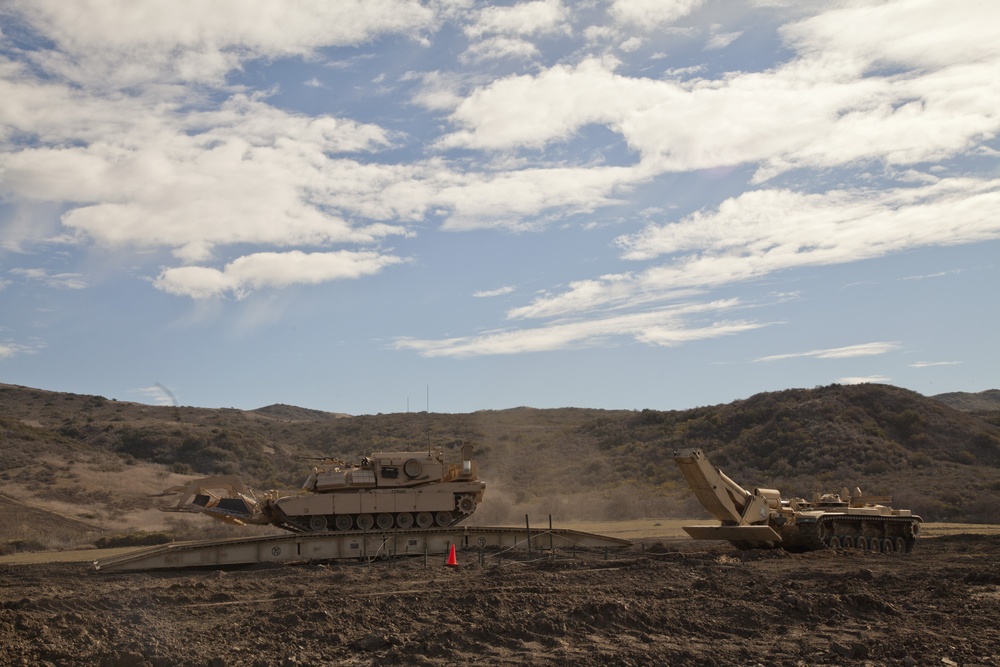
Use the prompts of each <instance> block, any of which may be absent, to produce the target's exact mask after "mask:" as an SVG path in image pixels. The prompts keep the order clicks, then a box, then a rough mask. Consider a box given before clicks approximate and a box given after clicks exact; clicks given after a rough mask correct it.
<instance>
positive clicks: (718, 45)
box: [705, 32, 743, 51]
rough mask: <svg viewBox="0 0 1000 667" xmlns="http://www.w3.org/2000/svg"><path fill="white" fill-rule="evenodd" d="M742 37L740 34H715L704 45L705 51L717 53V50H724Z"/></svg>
mask: <svg viewBox="0 0 1000 667" xmlns="http://www.w3.org/2000/svg"><path fill="white" fill-rule="evenodd" d="M742 35H743V33H742V32H720V33H716V34H714V35H712V36H711V38H709V40H708V43H707V44H706V45H705V50H706V51H718V50H719V49H724V48H726V47H727V46H729V45H730V44H732V43H733V42H735V41H736V40H737V39H739V38H740V37H741V36H742Z"/></svg>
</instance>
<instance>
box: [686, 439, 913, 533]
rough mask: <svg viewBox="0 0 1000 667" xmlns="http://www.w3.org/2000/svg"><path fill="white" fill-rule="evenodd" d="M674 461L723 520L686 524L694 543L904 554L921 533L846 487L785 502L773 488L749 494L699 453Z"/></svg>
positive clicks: (906, 516) (907, 519)
mask: <svg viewBox="0 0 1000 667" xmlns="http://www.w3.org/2000/svg"><path fill="white" fill-rule="evenodd" d="M674 462H675V463H676V464H677V466H678V467H679V468H680V470H681V473H682V474H683V475H684V479H686V480H687V482H688V484H689V485H690V486H691V490H692V491H694V494H695V496H697V497H698V500H699V501H700V502H701V504H702V505H703V506H704V507H705V509H707V510H708V511H709V512H710V513H711V514H712V515H713V516H714V517H715V518H717V519H718V520H719V521H720V522H721V525H719V526H685V527H684V530H685V531H686V532H687V534H688V535H690V536H691V537H693V538H694V539H696V540H727V541H729V542H730V543H731V544H732V545H733V546H735V547H737V548H738V549H749V548H770V547H782V548H784V549H786V550H789V551H810V550H814V549H823V548H840V547H843V548H847V549H852V548H857V549H867V550H870V551H876V552H878V551H881V552H885V553H893V552H900V553H906V552H909V551H910V550H911V549H913V545H914V543H915V542H916V539H917V535H918V534H919V532H920V523H921V521H922V519H921V518H920V517H919V516H916V515H915V514H913V513H912V512H910V510H896V509H892V508H891V507H889V506H888V503H889V502H891V498H889V497H884V496H881V497H880V496H865V495H862V493H861V490H860V489H855V490H854V493H851V492H849V491H848V490H847V489H844V490H843V491H841V492H840V493H839V494H824V495H821V496H817V497H815V498H813V500H812V501H807V500H804V499H802V498H792V499H790V500H784V499H782V498H781V494H780V492H778V491H777V490H776V489H754V490H753V493H751V492H749V491H747V490H746V489H744V488H742V487H741V486H740V485H738V484H737V483H736V482H734V481H733V480H731V479H729V477H727V476H726V475H725V474H724V473H723V472H722V471H721V470H719V469H718V468H715V467H713V466H712V464H710V463H709V462H708V459H707V458H705V454H704V453H703V452H702V451H701V450H700V449H685V450H681V451H679V452H674ZM881 503H886V504H885V505H883V504H881Z"/></svg>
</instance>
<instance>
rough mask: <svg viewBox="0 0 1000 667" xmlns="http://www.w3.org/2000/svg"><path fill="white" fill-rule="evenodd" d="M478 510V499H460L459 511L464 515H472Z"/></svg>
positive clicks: (467, 497) (470, 497) (464, 497)
mask: <svg viewBox="0 0 1000 667" xmlns="http://www.w3.org/2000/svg"><path fill="white" fill-rule="evenodd" d="M475 509H476V499H475V498H473V497H472V496H461V497H460V498H459V499H458V511H459V512H461V513H462V514H472V512H473V511H474V510H475Z"/></svg>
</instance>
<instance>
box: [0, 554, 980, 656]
mask: <svg viewBox="0 0 1000 667" xmlns="http://www.w3.org/2000/svg"><path fill="white" fill-rule="evenodd" d="M458 558H459V567H457V568H446V567H444V566H443V564H442V559H440V558H432V559H431V561H430V562H429V563H428V564H427V565H426V566H425V564H424V561H423V558H421V557H418V558H410V559H407V560H401V561H396V562H393V561H384V562H376V563H372V564H370V565H369V564H364V563H358V562H349V563H334V564H320V563H310V564H301V565H296V566H276V567H252V568H243V569H229V570H225V571H218V570H198V571H184V572H174V571H165V572H148V573H130V574H108V573H105V574H100V573H94V572H92V571H90V570H89V569H88V568H87V567H86V566H85V565H82V564H40V565H0V663H2V664H4V665H8V664H13V665H19V664H25V665H109V666H138V665H175V664H179V665H198V666H215V665H388V664H399V665H453V664H484V665H521V664H532V665H758V664H759V665H1000V629H998V627H1000V537H998V536H996V535H949V536H944V537H934V538H924V539H921V540H920V542H919V543H918V545H917V549H916V551H915V552H914V553H912V554H910V555H881V554H869V553H863V552H856V551H850V552H847V551H827V552H815V553H809V554H787V553H784V552H781V551H751V552H742V553H741V552H738V551H735V550H733V549H732V548H730V547H728V546H727V545H721V544H715V543H711V544H709V545H708V546H706V545H705V544H698V543H694V542H691V541H681V540H677V541H673V540H671V541H667V543H665V544H664V543H657V542H647V543H644V544H641V545H637V546H635V547H632V548H629V549H627V550H625V551H622V552H619V553H612V554H611V555H610V557H609V558H608V560H605V555H604V553H603V552H596V553H590V554H577V555H573V554H568V553H560V554H557V555H556V556H555V557H553V558H544V559H538V558H537V557H536V559H534V560H525V559H524V556H523V555H522V556H521V557H520V558H518V557H515V556H514V555H513V554H510V553H508V554H504V555H503V557H502V558H501V557H500V556H499V555H498V554H487V555H486V558H485V564H484V565H480V564H479V553H478V551H474V550H473V551H465V552H459V554H458Z"/></svg>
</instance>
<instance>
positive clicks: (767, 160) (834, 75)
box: [439, 0, 1000, 182]
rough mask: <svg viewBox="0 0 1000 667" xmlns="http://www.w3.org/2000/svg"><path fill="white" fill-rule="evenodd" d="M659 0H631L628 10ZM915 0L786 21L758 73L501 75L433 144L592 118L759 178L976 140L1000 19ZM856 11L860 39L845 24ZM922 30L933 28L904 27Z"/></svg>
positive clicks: (641, 145) (995, 94)
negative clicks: (780, 43)
mask: <svg viewBox="0 0 1000 667" xmlns="http://www.w3.org/2000/svg"><path fill="white" fill-rule="evenodd" d="M661 5H662V6H669V3H659V2H657V3H648V4H647V3H636V4H635V7H636V10H635V11H636V12H637V13H636V15H642V12H640V11H639V9H640V8H643V11H646V10H649V11H652V10H651V9H650V8H652V7H656V6H661ZM914 5H915V3H914V2H910V1H909V0H903V1H900V2H895V3H881V4H880V5H879V6H878V7H877V8H875V9H873V8H866V7H863V6H860V5H859V6H851V7H849V8H845V9H841V10H837V11H831V12H828V13H823V14H821V15H819V16H817V17H814V18H812V19H808V20H805V21H801V22H799V23H796V24H793V25H791V26H788V27H787V28H786V29H785V31H784V34H785V35H786V37H787V39H788V42H789V45H790V46H792V47H793V48H794V49H796V50H797V55H796V57H794V58H793V59H791V60H790V61H788V62H787V63H785V64H781V65H778V66H776V67H774V68H772V69H768V70H766V71H762V72H742V73H727V74H725V75H724V76H722V77H720V78H718V79H692V80H688V81H683V82H680V81H663V80H656V79H643V78H636V77H629V76H623V75H621V74H618V73H616V72H615V69H616V65H617V63H615V62H613V61H602V60H600V59H598V58H596V57H590V58H584V59H583V60H581V61H580V62H579V63H578V64H575V65H568V64H557V65H553V66H551V67H549V68H547V69H544V70H542V71H540V72H538V73H536V74H521V75H513V76H509V77H506V78H502V79H498V80H496V81H492V82H490V83H489V84H487V85H483V86H481V87H479V88H477V89H476V90H474V91H473V92H472V94H470V95H469V96H468V97H467V98H466V99H464V100H463V101H462V103H461V104H459V105H458V106H457V107H456V108H455V111H454V112H453V114H452V116H451V121H452V123H453V124H454V125H455V130H454V131H453V132H452V133H451V134H449V135H447V136H446V137H444V138H443V139H442V140H441V141H440V142H439V145H440V146H442V147H445V148H447V147H464V148H471V149H483V150H511V149H539V148H543V147H546V146H548V145H549V144H552V143H554V142H563V141H566V140H567V139H569V138H571V137H573V136H575V135H576V133H577V132H578V131H579V130H580V129H581V128H583V127H585V126H587V125H592V124H596V125H603V126H606V127H608V128H610V129H612V130H613V131H615V132H618V133H620V134H621V135H622V136H623V137H624V139H625V140H626V141H627V142H628V144H629V146H630V147H631V148H632V149H634V150H635V151H637V152H638V153H639V154H640V155H641V158H642V160H643V163H644V165H645V166H646V167H647V168H648V169H649V170H651V171H655V172H664V171H688V170H696V169H709V168H714V167H725V166H732V165H738V164H752V163H759V164H760V167H759V169H758V172H757V181H758V182H763V181H765V180H767V179H770V178H773V177H775V176H776V175H778V174H780V173H783V172H786V171H788V170H790V169H794V168H801V167H816V168H828V167H834V166H840V165H849V164H854V163H857V162H861V161H880V162H884V163H886V164H889V165H914V164H919V163H921V162H926V161H933V160H942V159H945V158H947V157H950V156H954V155H957V154H960V153H961V152H964V151H969V150H974V149H975V148H976V144H977V143H979V142H981V141H983V140H984V139H988V138H989V137H991V136H994V135H995V134H996V133H997V132H1000V113H998V112H997V111H996V109H998V108H1000V84H998V83H997V78H996V76H995V72H996V71H997V70H998V69H1000V20H987V18H986V17H984V16H983V14H982V11H983V5H982V4H981V3H975V2H959V3H956V4H954V5H953V4H950V3H933V2H922V3H920V6H919V7H915V6H914ZM917 10H919V11H917ZM991 11H995V10H991ZM992 18H998V19H1000V17H998V16H994V17H992ZM866 21H867V23H866ZM855 22H857V23H858V24H864V25H865V28H864V29H863V30H862V31H860V32H861V35H863V36H864V39H862V38H860V37H859V35H858V34H857V31H854V30H853V29H851V28H848V27H847V26H848V25H849V24H850V25H853V24H854V23H855ZM734 34H736V33H733V34H731V35H728V36H727V39H728V38H729V37H732V35H734ZM925 34H926V35H932V36H933V37H931V38H928V39H930V40H932V41H930V42H928V41H925V40H923V39H921V38H915V37H913V35H925ZM880 35H881V36H880ZM885 35H891V36H892V39H889V38H888V37H886V36H885ZM897 39H898V42H899V43H897V42H896V41H895V40H897ZM967 44H971V45H974V46H970V47H969V49H966V45H967ZM928 53H933V54H934V55H932V56H931V55H928ZM882 67H890V68H891V69H890V70H888V73H885V72H884V71H883V70H882V69H880V68H882Z"/></svg>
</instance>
